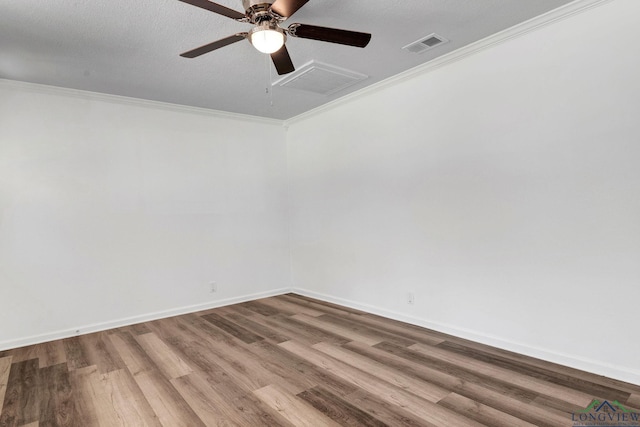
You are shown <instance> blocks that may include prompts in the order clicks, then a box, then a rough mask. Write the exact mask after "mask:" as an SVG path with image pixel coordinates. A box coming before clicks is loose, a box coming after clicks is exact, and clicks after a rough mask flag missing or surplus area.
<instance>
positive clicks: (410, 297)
mask: <svg viewBox="0 0 640 427" xmlns="http://www.w3.org/2000/svg"><path fill="white" fill-rule="evenodd" d="M415 302H416V298H415V297H414V295H413V292H409V293H407V304H410V305H413V304H415Z"/></svg>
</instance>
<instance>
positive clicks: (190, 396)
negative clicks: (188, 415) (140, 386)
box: [171, 375, 242, 426]
mask: <svg viewBox="0 0 640 427" xmlns="http://www.w3.org/2000/svg"><path fill="white" fill-rule="evenodd" d="M171 383H172V384H173V386H174V387H175V388H176V390H178V392H179V393H180V394H181V395H182V397H183V398H184V399H185V401H186V402H187V403H188V404H189V406H191V408H192V409H193V410H194V412H195V413H196V414H197V415H198V417H199V418H200V419H201V420H202V421H203V422H204V424H205V425H207V426H241V425H242V424H241V423H240V422H238V420H237V415H236V414H235V413H234V412H235V411H233V410H232V408H229V406H228V405H227V402H226V399H225V398H224V397H223V396H221V395H220V394H219V393H218V392H217V391H216V390H215V389H213V388H212V387H211V386H210V384H209V383H208V382H207V381H206V380H205V379H203V378H202V377H201V376H199V375H185V376H183V377H181V378H175V379H172V380H171Z"/></svg>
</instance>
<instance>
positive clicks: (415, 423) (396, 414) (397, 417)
mask: <svg viewBox="0 0 640 427" xmlns="http://www.w3.org/2000/svg"><path fill="white" fill-rule="evenodd" d="M344 399H345V400H346V401H347V402H349V403H351V404H353V405H354V406H356V407H357V408H360V409H362V410H363V411H365V412H366V413H368V414H371V415H372V416H374V417H376V419H378V420H380V421H382V422H383V423H385V424H387V425H389V426H391V427H395V426H402V427H434V426H435V424H432V423H430V422H427V421H426V420H423V419H421V418H419V417H417V416H415V415H414V414H411V413H409V412H407V411H406V410H405V409H403V408H402V407H400V406H398V405H395V404H393V403H390V402H388V401H386V400H383V399H380V398H379V397H377V396H375V395H373V394H371V393H368V392H366V391H364V390H358V391H356V392H355V393H352V394H350V395H348V396H345V397H344Z"/></svg>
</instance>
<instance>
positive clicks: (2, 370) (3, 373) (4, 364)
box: [0, 356, 13, 414]
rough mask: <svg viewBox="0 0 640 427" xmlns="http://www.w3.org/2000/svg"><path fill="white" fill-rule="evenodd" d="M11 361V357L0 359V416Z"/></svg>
mask: <svg viewBox="0 0 640 427" xmlns="http://www.w3.org/2000/svg"><path fill="white" fill-rule="evenodd" d="M12 361H13V356H5V357H2V358H0V414H2V407H3V406H4V396H5V393H6V391H7V383H8V382H9V371H10V370H11V364H12Z"/></svg>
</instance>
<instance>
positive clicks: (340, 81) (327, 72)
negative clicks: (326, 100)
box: [273, 61, 369, 95]
mask: <svg viewBox="0 0 640 427" xmlns="http://www.w3.org/2000/svg"><path fill="white" fill-rule="evenodd" d="M367 78H369V76H367V75H365V74H360V73H357V72H355V71H350V70H345V69H344V68H339V67H336V66H334V65H328V64H323V63H322V62H316V61H311V62H307V63H306V64H304V65H303V66H302V67H300V68H298V69H297V70H296V71H294V72H293V73H290V74H288V75H287V76H286V77H284V78H282V79H280V80H278V81H276V82H274V83H273V86H276V85H278V86H282V87H288V88H291V89H298V90H305V91H307V92H314V93H318V94H320V95H333V94H334V93H336V92H339V91H341V90H343V89H346V88H347V87H349V86H351V85H354V84H356V83H358V82H360V81H362V80H365V79H367Z"/></svg>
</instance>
